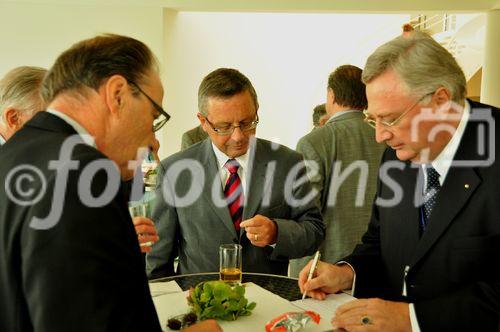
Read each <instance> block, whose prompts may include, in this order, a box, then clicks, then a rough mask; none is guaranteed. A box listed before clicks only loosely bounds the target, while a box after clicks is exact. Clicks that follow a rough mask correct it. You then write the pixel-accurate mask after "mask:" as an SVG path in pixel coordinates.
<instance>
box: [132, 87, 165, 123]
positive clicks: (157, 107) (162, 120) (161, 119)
mask: <svg viewBox="0 0 500 332" xmlns="http://www.w3.org/2000/svg"><path fill="white" fill-rule="evenodd" d="M129 83H130V84H132V85H133V86H135V87H136V88H137V90H139V92H140V93H142V94H143V95H144V96H145V97H146V98H147V99H148V100H149V101H150V102H151V104H152V105H153V107H154V108H155V110H156V111H157V112H158V113H160V115H159V116H158V117H157V118H155V119H154V120H153V132H155V131H158V130H160V129H161V127H163V126H164V125H165V123H167V121H168V120H170V115H169V114H168V113H167V112H165V110H164V109H163V107H161V106H160V105H158V104H157V103H156V102H155V101H154V100H153V98H151V97H150V96H149V95H148V94H147V93H146V92H144V91H143V90H142V89H141V88H140V87H139V85H138V84H136V83H134V82H129Z"/></svg>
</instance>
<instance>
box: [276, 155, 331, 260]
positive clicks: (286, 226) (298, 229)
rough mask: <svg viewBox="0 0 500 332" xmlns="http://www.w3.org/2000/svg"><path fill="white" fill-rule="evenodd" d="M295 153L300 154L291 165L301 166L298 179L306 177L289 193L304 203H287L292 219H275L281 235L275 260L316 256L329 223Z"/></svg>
mask: <svg viewBox="0 0 500 332" xmlns="http://www.w3.org/2000/svg"><path fill="white" fill-rule="evenodd" d="M294 156H297V157H296V159H294V160H292V161H291V162H290V164H291V165H296V166H297V167H299V171H298V173H297V176H296V177H295V179H297V180H299V179H303V181H298V182H297V183H298V185H293V186H291V188H288V190H287V188H285V196H286V195H290V196H291V197H292V198H293V199H297V200H298V201H301V202H300V203H298V204H293V202H287V204H288V206H289V217H288V218H273V220H274V221H275V222H276V224H277V226H278V237H277V241H276V247H275V248H274V250H273V251H272V254H271V259H290V258H300V257H304V256H308V255H312V254H313V253H314V252H315V251H316V250H318V248H319V246H320V245H321V243H322V242H323V240H324V238H325V225H324V223H323V220H322V217H321V212H320V208H319V200H318V194H317V193H314V191H313V187H312V185H311V182H310V180H309V178H308V176H307V172H306V166H305V165H304V162H303V160H302V158H300V157H299V155H298V154H294ZM307 197H309V198H307ZM285 201H287V200H286V199H285ZM290 203H292V204H290Z"/></svg>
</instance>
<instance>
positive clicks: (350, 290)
mask: <svg viewBox="0 0 500 332" xmlns="http://www.w3.org/2000/svg"><path fill="white" fill-rule="evenodd" d="M335 265H348V266H349V267H350V268H351V270H352V273H354V278H352V285H351V289H346V290H343V292H344V293H346V294H349V295H351V296H353V294H354V287H355V285H356V271H355V270H354V268H353V267H352V265H351V264H349V263H347V262H345V261H340V262H337V263H336V264H335Z"/></svg>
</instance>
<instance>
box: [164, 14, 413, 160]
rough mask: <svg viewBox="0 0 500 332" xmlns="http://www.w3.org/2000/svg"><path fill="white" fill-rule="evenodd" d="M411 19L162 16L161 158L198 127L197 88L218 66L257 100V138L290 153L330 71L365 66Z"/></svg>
mask: <svg viewBox="0 0 500 332" xmlns="http://www.w3.org/2000/svg"><path fill="white" fill-rule="evenodd" d="M408 18H409V15H349V14H342V15H341V14H279V13H201V12H178V13H175V12H171V11H166V12H165V51H164V56H165V60H164V63H165V77H166V98H167V99H166V103H165V104H166V106H167V108H168V110H169V112H170V113H172V120H171V122H169V123H168V124H167V127H168V128H167V131H166V141H165V142H163V144H164V145H167V147H166V149H167V153H171V152H175V151H178V149H179V147H180V138H181V135H182V133H183V132H184V131H186V130H187V129H190V128H192V127H193V126H195V125H197V119H196V117H195V116H196V112H197V90H198V86H199V83H200V82H201V80H202V78H203V77H204V76H205V75H206V74H208V73H209V72H210V71H212V70H214V69H216V68H218V67H234V68H237V69H239V70H240V71H241V72H243V73H244V74H245V75H247V76H248V77H249V79H250V80H251V81H252V83H253V84H254V87H255V89H256V90H257V94H258V96H259V101H260V110H259V116H260V119H261V121H260V124H259V127H258V130H257V136H259V137H262V138H266V139H271V140H275V141H279V142H280V143H282V144H285V145H287V146H289V147H291V148H295V145H296V143H297V141H298V139H299V138H300V137H301V136H303V135H304V134H306V133H307V132H309V130H310V129H311V126H312V120H311V113H312V109H313V107H314V106H315V105H316V104H319V103H322V102H324V99H325V94H326V82H327V78H328V74H329V73H330V72H331V71H332V70H333V69H334V68H335V67H337V66H339V65H342V64H346V63H351V64H355V65H358V66H360V67H363V66H364V63H365V60H366V57H367V56H368V55H369V54H370V53H371V52H372V51H373V50H374V49H375V47H376V46H378V45H380V44H382V43H383V42H385V41H387V40H389V39H391V38H392V37H394V36H396V35H398V34H399V33H400V32H401V26H402V24H403V23H405V22H406V21H407V20H408Z"/></svg>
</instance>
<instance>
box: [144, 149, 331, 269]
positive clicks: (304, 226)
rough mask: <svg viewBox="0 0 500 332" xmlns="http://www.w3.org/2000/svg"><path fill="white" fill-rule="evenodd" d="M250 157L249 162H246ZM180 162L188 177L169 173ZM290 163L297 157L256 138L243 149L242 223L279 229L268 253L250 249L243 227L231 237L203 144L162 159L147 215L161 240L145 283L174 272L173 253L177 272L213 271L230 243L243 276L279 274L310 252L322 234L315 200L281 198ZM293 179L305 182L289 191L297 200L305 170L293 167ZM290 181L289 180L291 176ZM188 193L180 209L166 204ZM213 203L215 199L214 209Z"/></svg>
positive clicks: (306, 189)
mask: <svg viewBox="0 0 500 332" xmlns="http://www.w3.org/2000/svg"><path fill="white" fill-rule="evenodd" d="M252 155H254V156H255V160H254V161H253V162H252V160H253V157H252ZM183 162H186V163H188V164H189V165H190V166H192V167H193V170H194V174H195V176H192V174H190V173H189V172H187V171H184V172H181V173H176V172H175V171H174V169H175V168H176V167H177V166H181V165H182V164H181V163H183ZM297 164H302V158H301V156H300V154H298V153H297V152H295V151H293V150H290V149H288V148H286V147H284V146H281V145H279V144H276V143H271V142H269V141H265V140H261V139H257V140H256V143H255V145H253V147H252V148H250V150H249V165H248V166H247V167H248V168H249V169H248V170H247V173H245V174H248V175H247V178H246V182H247V188H246V191H247V195H246V199H247V202H246V205H245V207H244V210H243V220H245V219H248V218H251V217H253V216H255V215H256V214H261V215H264V216H266V217H269V218H272V219H273V220H274V221H275V222H276V224H277V226H278V238H277V242H276V247H275V248H274V249H273V248H272V247H270V246H266V247H264V248H261V247H256V246H253V245H252V244H251V243H250V241H249V240H248V239H247V237H246V235H245V232H244V230H243V229H242V230H241V231H240V233H239V234H237V233H236V230H235V228H234V226H233V222H232V219H231V217H230V215H229V210H228V208H227V205H226V203H225V200H224V196H223V194H222V184H221V179H220V175H219V171H218V164H217V160H216V157H215V154H214V151H213V149H212V143H211V141H210V140H205V141H203V142H201V143H199V144H196V145H193V146H192V147H190V148H188V149H187V150H185V151H182V152H179V153H177V154H174V155H173V156H171V157H169V158H167V159H166V160H164V161H163V162H162V163H161V167H160V171H159V175H158V184H159V185H160V187H159V188H158V189H157V190H156V195H157V203H156V207H155V208H154V212H153V219H154V221H155V223H156V227H157V230H158V235H159V236H160V240H159V241H158V242H157V243H155V245H154V246H153V250H152V252H151V253H149V254H148V255H147V270H148V273H149V274H150V275H151V276H152V277H155V276H160V275H165V274H173V273H174V271H173V259H174V258H175V257H176V256H177V255H179V266H178V269H177V273H179V274H185V273H197V272H213V271H216V272H218V271H219V246H220V245H221V244H226V243H233V242H235V243H240V244H241V245H242V246H243V253H242V259H243V271H244V272H260V273H271V274H281V275H286V273H287V269H288V260H289V259H290V258H297V257H302V256H305V255H310V254H312V253H314V251H315V250H316V249H317V248H318V246H319V245H320V243H321V241H322V240H323V238H324V235H325V228H324V224H323V222H322V220H321V215H320V212H319V207H318V203H317V199H312V200H309V201H308V202H306V203H298V204H293V203H294V202H291V200H289V201H287V200H285V195H286V191H287V189H290V188H285V183H286V179H287V177H288V176H289V173H290V172H291V170H292V169H293V168H294V167H296V165H297ZM302 166H303V165H302ZM250 167H251V170H250ZM273 169H275V171H274V172H273ZM200 175H204V177H201V176H200ZM298 177H303V178H304V180H305V181H304V182H303V183H299V184H298V185H297V186H295V187H293V190H292V191H290V192H289V193H290V194H293V197H294V198H296V199H297V200H299V199H301V198H303V197H304V196H305V195H307V194H309V193H310V191H311V185H310V183H309V180H308V178H307V175H306V172H305V168H304V167H301V168H300V172H298ZM289 178H290V180H293V177H292V176H291V175H290V176H289ZM290 183H291V181H290ZM189 190H200V191H201V194H200V195H199V196H198V197H197V198H196V197H195V198H196V199H195V200H193V201H192V202H191V203H189V202H186V204H185V205H183V206H180V204H179V202H180V201H179V199H175V198H172V197H174V196H177V197H184V196H185V195H186V194H187V193H188V191H189ZM174 193H175V195H174ZM290 194H289V195H288V196H291V195H290ZM213 197H216V198H219V206H218V205H217V203H216V202H215V201H214V199H213ZM188 203H189V204H188ZM294 205H295V206H294Z"/></svg>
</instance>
